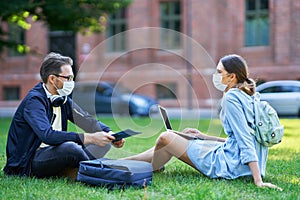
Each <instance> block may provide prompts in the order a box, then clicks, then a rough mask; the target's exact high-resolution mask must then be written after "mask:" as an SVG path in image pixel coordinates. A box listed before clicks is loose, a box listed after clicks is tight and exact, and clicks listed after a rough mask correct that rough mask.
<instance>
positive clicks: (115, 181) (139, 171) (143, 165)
mask: <svg viewBox="0 0 300 200" xmlns="http://www.w3.org/2000/svg"><path fill="white" fill-rule="evenodd" d="M152 171H153V169H152V165H151V163H148V162H144V161H136V160H110V159H106V158H101V159H95V160H87V161H81V162H80V165H79V170H78V176H77V180H78V181H80V182H83V183H87V184H89V185H95V186H103V187H107V188H109V189H113V188H118V189H124V188H127V187H129V186H133V187H140V188H143V187H145V186H147V185H149V184H151V182H152V175H153V172H152Z"/></svg>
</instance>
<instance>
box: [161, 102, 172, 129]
mask: <svg viewBox="0 0 300 200" xmlns="http://www.w3.org/2000/svg"><path fill="white" fill-rule="evenodd" d="M158 108H159V111H160V114H161V117H162V118H163V120H164V123H165V127H166V129H167V130H172V126H171V123H170V120H169V117H168V115H167V110H166V109H165V108H164V107H162V106H158Z"/></svg>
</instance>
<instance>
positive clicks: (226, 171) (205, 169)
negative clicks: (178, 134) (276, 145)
mask: <svg viewBox="0 0 300 200" xmlns="http://www.w3.org/2000/svg"><path fill="white" fill-rule="evenodd" d="M252 102H253V97H251V96H249V95H247V94H246V93H245V92H243V91H241V90H239V89H237V88H232V89H230V90H229V91H227V92H226V93H225V94H224V96H223V99H222V103H221V106H222V110H221V112H220V119H221V122H222V125H223V128H224V132H225V133H226V134H227V135H228V137H227V139H226V141H225V142H215V141H209V140H190V141H189V146H188V149H187V155H188V157H189V158H190V160H191V161H192V162H193V164H194V165H195V166H196V167H197V169H198V170H199V171H200V172H202V173H203V174H205V175H206V176H209V177H211V178H226V179H234V178H238V177H240V176H250V175H252V173H251V171H250V168H249V166H248V163H249V162H252V161H258V166H259V169H260V173H261V176H265V171H266V162H267V156H268V148H267V147H265V146H262V145H261V144H259V143H258V142H257V141H256V140H255V137H254V136H253V135H251V133H250V129H249V126H253V125H254V113H253V103H252Z"/></svg>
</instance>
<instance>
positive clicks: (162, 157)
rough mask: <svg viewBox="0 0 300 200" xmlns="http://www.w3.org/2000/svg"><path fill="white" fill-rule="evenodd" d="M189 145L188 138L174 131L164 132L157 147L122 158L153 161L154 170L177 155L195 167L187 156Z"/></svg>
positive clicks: (157, 142) (158, 140)
mask: <svg viewBox="0 0 300 200" xmlns="http://www.w3.org/2000/svg"><path fill="white" fill-rule="evenodd" d="M187 147H188V140H187V139H185V138H183V137H181V136H179V135H177V134H176V133H173V132H164V133H162V134H161V135H160V136H159V137H158V139H157V141H156V145H155V147H152V148H151V149H148V150H146V151H144V152H142V153H140V154H137V155H134V156H129V157H126V158H121V159H124V160H140V161H146V162H151V163H152V166H153V170H158V169H160V168H161V167H162V166H163V165H164V164H166V163H167V162H168V161H169V160H170V159H171V158H172V157H173V156H175V157H176V158H178V159H180V160H181V161H183V162H185V163H187V164H188V165H190V166H192V167H194V168H195V166H194V164H193V163H192V161H191V160H190V159H189V157H188V156H187V153H186V150H187Z"/></svg>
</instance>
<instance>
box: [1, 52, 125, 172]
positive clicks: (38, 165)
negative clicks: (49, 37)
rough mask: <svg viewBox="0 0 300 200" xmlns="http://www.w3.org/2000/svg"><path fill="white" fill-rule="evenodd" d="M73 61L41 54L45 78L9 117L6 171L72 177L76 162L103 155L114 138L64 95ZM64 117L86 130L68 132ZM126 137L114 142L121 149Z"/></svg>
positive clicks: (70, 87) (70, 85) (69, 87)
mask: <svg viewBox="0 0 300 200" xmlns="http://www.w3.org/2000/svg"><path fill="white" fill-rule="evenodd" d="M72 64H73V61H72V59H71V58H69V57H65V56H62V55H60V54H56V53H50V54H48V55H47V56H46V57H45V58H44V61H43V63H42V66H41V69H40V76H41V78H42V81H43V82H41V83H38V84H37V85H36V86H35V87H34V88H32V89H31V90H30V91H29V93H28V94H27V95H26V97H25V98H24V99H23V101H22V102H21V104H20V105H19V107H18V109H17V111H16V113H15V115H14V117H13V120H12V123H11V126H10V129H9V133H8V138H7V146H6V155H7V162H6V166H5V168H4V172H5V174H7V175H19V176H35V177H38V178H45V177H51V176H61V175H63V176H69V175H70V176H72V178H74V175H75V176H76V169H78V166H79V162H80V161H83V160H89V159H95V158H100V157H103V156H104V155H105V154H106V153H107V152H108V151H109V149H110V147H111V143H112V141H113V140H114V139H115V138H114V137H113V136H111V134H112V132H111V130H110V128H109V127H108V126H107V125H105V124H103V123H101V122H100V121H97V120H96V119H94V118H93V117H92V116H91V115H89V114H88V113H86V112H84V111H83V110H82V109H81V108H80V107H79V106H78V105H77V104H76V103H74V102H73V101H72V99H71V98H69V97H68V95H69V94H71V92H72V90H73V88H74V81H73V77H74V74H73V72H72V67H71V66H72ZM68 120H69V121H71V122H73V123H75V124H76V125H78V126H79V127H80V128H81V129H83V130H84V131H85V132H86V133H75V132H67V125H68ZM124 142H125V141H124V140H120V141H117V142H114V143H113V145H114V146H115V147H117V148H121V147H122V146H123V145H124ZM70 170H71V171H70ZM69 172H74V173H69Z"/></svg>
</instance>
